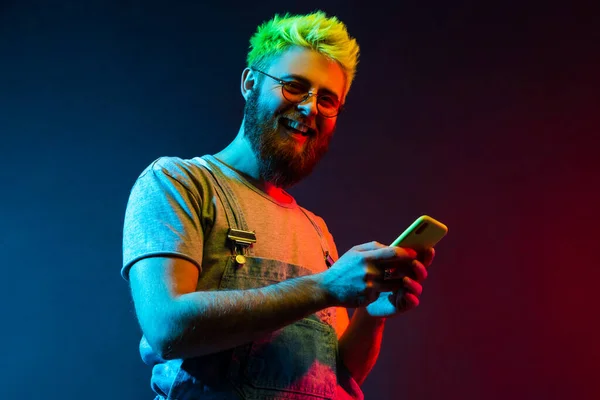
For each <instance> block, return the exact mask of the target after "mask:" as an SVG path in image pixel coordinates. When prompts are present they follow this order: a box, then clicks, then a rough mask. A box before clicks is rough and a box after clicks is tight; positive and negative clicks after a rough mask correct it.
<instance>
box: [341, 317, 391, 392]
mask: <svg viewBox="0 0 600 400" xmlns="http://www.w3.org/2000/svg"><path fill="white" fill-rule="evenodd" d="M384 326H385V318H375V317H371V316H370V315H368V314H367V312H366V310H365V309H364V308H357V309H356V310H355V312H354V314H353V315H352V319H351V320H350V324H349V325H348V328H347V329H346V331H345V332H344V334H343V335H342V337H341V338H340V342H339V349H340V357H341V359H342V362H343V363H344V365H345V366H346V368H348V370H349V371H350V374H351V375H352V377H353V378H354V380H355V381H356V382H357V383H358V384H359V385H361V384H362V383H363V382H364V381H365V379H366V378H367V376H368V375H369V372H371V369H372V368H373V366H374V365H375V362H376V361H377V358H378V357H379V350H380V348H381V340H382V338H383V329H384Z"/></svg>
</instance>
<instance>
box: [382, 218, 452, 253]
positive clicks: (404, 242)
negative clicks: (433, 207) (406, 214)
mask: <svg viewBox="0 0 600 400" xmlns="http://www.w3.org/2000/svg"><path fill="white" fill-rule="evenodd" d="M446 233H448V227H447V226H446V225H444V224H442V223H441V222H440V221H438V220H436V219H434V218H431V217H430V216H429V215H422V216H420V217H419V218H417V219H416V220H415V222H413V223H412V224H411V225H410V226H409V227H408V228H407V229H406V230H405V231H404V232H402V234H401V235H400V236H398V238H397V239H396V240H394V242H393V243H392V244H391V245H390V246H400V247H407V248H409V249H413V250H416V251H422V250H425V249H429V248H431V247H434V246H435V245H436V244H437V242H439V241H440V240H442V238H443V237H444V236H446Z"/></svg>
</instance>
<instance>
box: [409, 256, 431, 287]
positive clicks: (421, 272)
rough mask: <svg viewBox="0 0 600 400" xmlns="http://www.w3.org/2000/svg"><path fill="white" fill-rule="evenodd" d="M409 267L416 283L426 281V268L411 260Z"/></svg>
mask: <svg viewBox="0 0 600 400" xmlns="http://www.w3.org/2000/svg"><path fill="white" fill-rule="evenodd" d="M411 267H412V271H413V272H414V274H415V277H416V280H417V281H419V282H422V281H424V280H425V279H427V268H425V266H424V265H423V264H422V263H421V262H420V261H417V260H413V262H412V263H411Z"/></svg>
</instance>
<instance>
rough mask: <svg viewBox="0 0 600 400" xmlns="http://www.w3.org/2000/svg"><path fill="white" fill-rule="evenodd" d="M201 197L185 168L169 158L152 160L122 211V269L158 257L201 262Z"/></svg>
mask: <svg viewBox="0 0 600 400" xmlns="http://www.w3.org/2000/svg"><path fill="white" fill-rule="evenodd" d="M201 209H202V199H201V196H200V194H199V193H198V191H197V190H194V188H193V185H192V184H191V180H190V179H189V178H187V177H186V173H185V169H184V168H182V167H180V166H178V165H177V163H176V162H175V161H173V160H172V159H169V158H160V159H158V160H156V161H155V162H154V163H152V164H151V165H150V166H149V167H148V168H146V170H144V172H142V174H141V175H140V176H139V178H138V179H137V180H136V182H135V184H134V185H133V188H132V189H131V193H130V196H129V201H128V202H127V209H126V211H125V221H124V225H123V268H122V269H121V275H122V276H123V278H124V279H125V280H129V270H130V268H131V266H132V265H133V264H135V263H136V262H137V261H139V260H141V259H144V258H148V257H157V256H167V257H179V258H184V259H186V260H189V261H191V262H192V263H194V264H195V265H196V266H197V267H198V269H199V270H201V265H202V251H203V239H204V234H203V230H202V226H201V222H200V218H201V217H200V215H201Z"/></svg>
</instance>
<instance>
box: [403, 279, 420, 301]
mask: <svg viewBox="0 0 600 400" xmlns="http://www.w3.org/2000/svg"><path fill="white" fill-rule="evenodd" d="M402 283H403V285H404V289H405V291H406V293H411V294H414V295H415V296H417V297H419V296H421V294H422V293H423V286H422V285H421V284H420V283H419V282H417V281H415V280H412V279H410V278H409V277H408V276H405V277H404V278H403V279H402Z"/></svg>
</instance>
